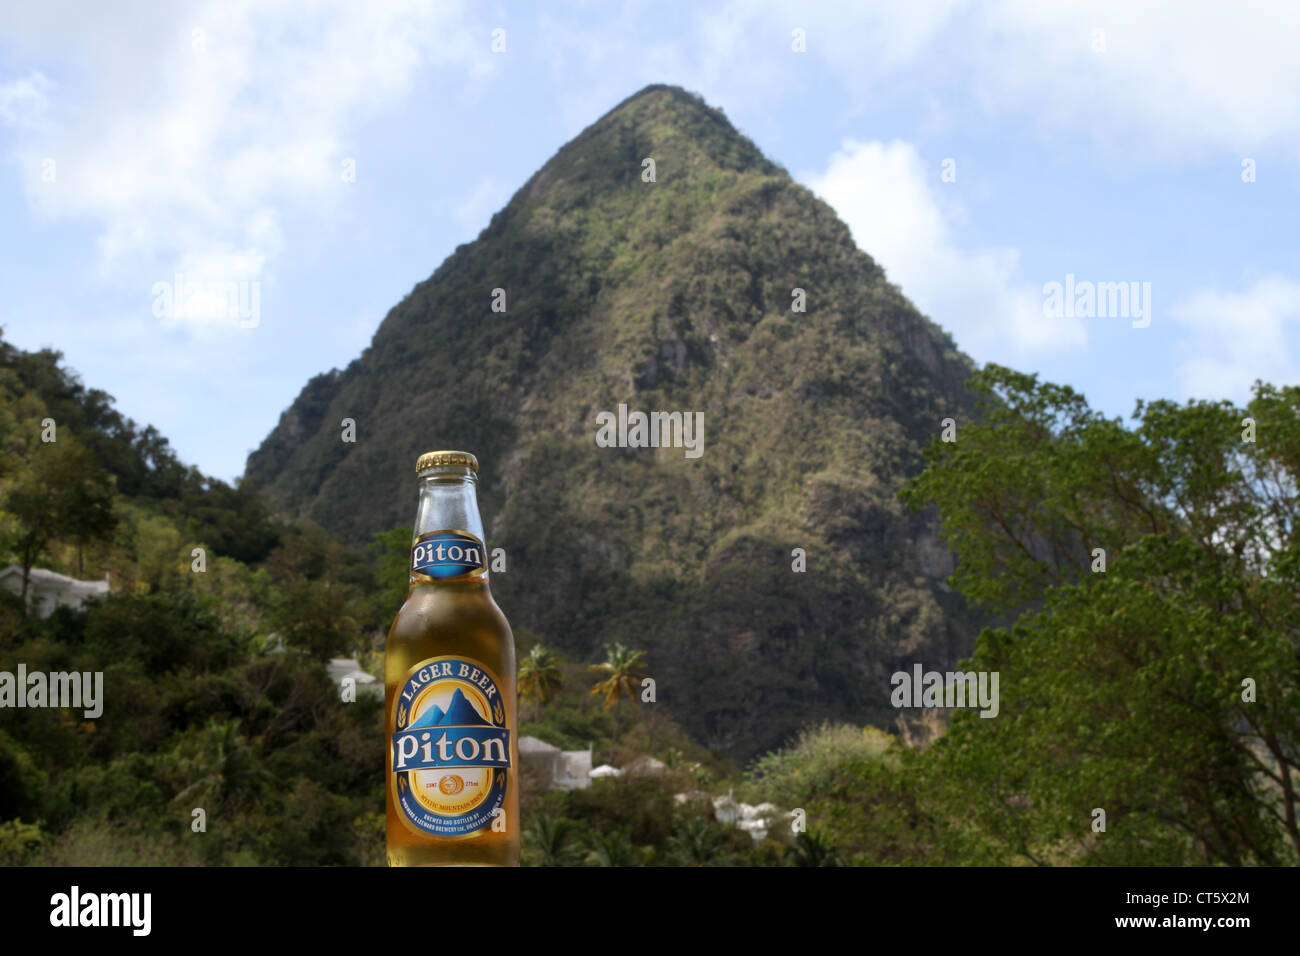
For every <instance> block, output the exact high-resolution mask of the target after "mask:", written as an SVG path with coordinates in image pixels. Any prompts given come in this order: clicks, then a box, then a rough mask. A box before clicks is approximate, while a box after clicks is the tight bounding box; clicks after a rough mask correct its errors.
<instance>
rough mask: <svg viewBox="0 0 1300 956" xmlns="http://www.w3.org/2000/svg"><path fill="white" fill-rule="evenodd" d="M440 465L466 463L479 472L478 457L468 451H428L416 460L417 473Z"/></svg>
mask: <svg viewBox="0 0 1300 956" xmlns="http://www.w3.org/2000/svg"><path fill="white" fill-rule="evenodd" d="M439 465H464V466H466V467H468V468H470V469H471V470H472V471H473V472H474V474H478V459H477V458H475V457H474V456H473V455H471V454H470V453H469V452H467V451H426V452H425V453H424V454H423V455H421V456H420V457H419V459H418V460H417V461H416V462H415V471H416V474H419V473H420V472H422V471H424V470H425V469H426V468H436V467H438V466H439Z"/></svg>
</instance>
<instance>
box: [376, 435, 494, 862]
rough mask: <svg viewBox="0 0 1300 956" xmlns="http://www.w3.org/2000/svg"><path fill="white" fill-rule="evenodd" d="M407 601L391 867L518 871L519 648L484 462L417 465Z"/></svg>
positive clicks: (390, 657) (387, 681)
mask: <svg viewBox="0 0 1300 956" xmlns="http://www.w3.org/2000/svg"><path fill="white" fill-rule="evenodd" d="M416 472H417V473H418V474H419V476H420V477H419V482H420V486H419V492H420V502H419V508H418V510H417V512H416V517H415V533H414V540H413V541H412V544H411V567H410V585H409V588H408V590H407V593H406V601H405V603H403V604H402V607H401V610H399V611H398V612H397V617H396V618H395V619H394V620H393V626H392V627H391V628H390V629H389V631H388V646H387V649H386V651H385V656H384V685H385V695H384V700H385V713H386V719H387V725H388V747H387V750H388V758H387V763H388V773H387V791H388V864H389V866H447V865H452V866H454V865H468V866H475V865H478V866H518V865H519V776H518V767H519V749H518V748H519V744H518V741H517V739H516V737H517V733H516V731H517V729H518V725H517V723H516V701H515V639H514V635H513V634H512V633H511V631H510V625H509V624H508V623H507V622H506V618H505V615H504V614H502V613H501V609H500V608H499V607H497V604H496V602H495V601H494V600H492V593H491V591H489V590H488V566H487V549H486V546H485V545H484V541H483V521H482V519H481V518H480V517H479V513H478V500H477V497H476V495H475V488H476V486H477V483H478V460H477V459H476V458H475V457H474V456H473V455H471V454H468V453H467V452H456V451H435V452H429V453H428V454H425V455H421V456H420V459H419V461H418V462H417V463H416Z"/></svg>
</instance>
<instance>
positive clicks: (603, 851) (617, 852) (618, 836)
mask: <svg viewBox="0 0 1300 956" xmlns="http://www.w3.org/2000/svg"><path fill="white" fill-rule="evenodd" d="M587 846H589V847H590V848H591V853H590V854H589V855H588V857H587V861H588V862H589V863H594V864H595V865H596V866H636V865H637V863H638V862H639V860H638V857H637V852H636V847H634V846H632V840H631V839H630V838H629V837H628V835H627V831H626V830H614V831H611V832H610V833H601V832H600V831H599V830H595V831H593V832H592V834H591V836H589V837H588V838H587Z"/></svg>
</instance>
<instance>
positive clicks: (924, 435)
mask: <svg viewBox="0 0 1300 956" xmlns="http://www.w3.org/2000/svg"><path fill="white" fill-rule="evenodd" d="M646 160H653V161H654V181H646V180H647V176H646V175H645V174H646V173H647V171H648V168H649V167H648V164H647V163H646ZM800 304H802V305H803V310H802V311H799V310H797V307H798V306H799V305H800ZM494 305H495V306H496V308H497V309H498V310H499V309H501V308H502V306H504V311H494ZM970 369H971V363H970V361H969V360H968V359H967V358H966V357H965V356H964V355H962V354H961V353H960V352H958V351H957V349H956V348H955V347H954V345H953V343H952V341H951V340H950V339H949V337H948V336H947V335H946V334H945V333H944V332H943V331H942V330H940V329H939V328H938V327H937V326H935V325H934V324H933V323H932V322H930V321H929V320H928V319H926V318H925V317H924V316H922V315H920V314H919V313H918V312H917V311H916V309H915V308H913V306H912V305H911V304H910V303H909V302H908V301H907V300H906V299H905V298H904V297H903V296H902V295H901V293H900V292H899V291H898V290H897V289H896V288H894V287H893V286H891V285H890V284H889V283H888V281H887V280H886V278H885V276H884V274H883V272H882V270H881V269H880V268H879V267H878V266H877V265H876V264H875V263H874V262H873V261H872V260H871V258H870V257H869V256H868V255H866V254H864V253H863V252H861V251H860V250H858V249H857V248H856V247H855V246H854V244H853V241H852V239H851V238H850V235H849V231H848V229H847V228H846V227H845V226H844V224H843V223H841V222H840V221H839V220H838V219H837V218H836V216H835V214H834V213H833V211H832V210H831V209H830V208H829V207H828V206H826V205H825V204H824V203H823V202H821V201H819V200H818V199H817V198H816V197H814V196H813V195H812V194H811V193H809V192H808V191H807V190H806V189H804V188H803V187H801V186H799V185H797V184H796V183H794V182H793V181H792V180H791V179H790V177H789V176H788V175H787V174H786V173H785V171H784V170H782V169H780V168H779V167H777V166H776V165H774V164H773V163H771V162H769V161H768V160H766V159H765V158H764V157H763V156H762V154H761V153H760V152H759V151H758V149H757V148H756V147H755V146H754V145H753V144H752V143H751V142H750V141H749V140H747V139H746V138H745V137H743V136H742V135H740V134H739V133H738V132H737V131H736V130H735V129H734V128H733V127H732V126H731V125H730V124H729V123H728V122H727V120H726V118H725V117H724V116H723V115H722V113H721V112H719V111H717V110H714V109H711V108H710V107H708V106H707V105H705V104H704V103H703V102H702V101H701V100H699V99H698V98H697V97H694V96H692V95H690V94H688V93H686V92H684V91H682V90H680V89H677V88H673V87H665V86H653V87H649V88H647V89H645V90H643V91H641V92H640V93H638V94H636V95H635V96H633V97H631V98H630V99H628V100H626V101H625V102H623V103H622V104H620V105H619V106H618V107H616V108H615V109H614V110H612V111H611V112H610V113H608V114H607V115H605V116H604V117H602V118H601V119H600V120H599V121H597V122H596V123H595V124H593V125H592V126H591V127H589V128H588V129H587V130H585V131H584V132H583V133H582V134H580V135H579V136H578V137H577V138H575V139H574V140H573V141H572V142H570V143H569V144H568V145H566V146H565V147H564V148H563V149H561V150H560V152H559V153H558V154H557V155H556V156H555V157H554V158H553V159H552V160H551V161H550V162H548V163H547V164H546V165H545V166H544V167H543V168H542V169H541V170H540V171H539V172H538V173H536V174H535V175H534V176H533V177H532V178H531V179H530V180H529V181H528V182H527V183H526V184H524V186H523V187H522V188H521V189H520V190H519V191H518V193H516V194H515V196H514V197H513V198H512V199H511V201H510V202H509V204H508V205H507V206H506V207H505V208H504V209H502V210H501V211H500V212H499V213H497V214H496V215H495V216H494V217H493V219H492V222H491V224H490V225H489V226H488V228H487V229H485V230H484V231H483V233H482V234H481V235H480V236H479V238H478V239H477V240H476V241H475V242H473V243H470V244H468V245H464V246H461V247H459V248H458V249H457V250H456V252H455V253H454V254H453V255H452V256H450V257H449V258H448V259H447V260H446V261H445V262H444V263H443V264H442V265H441V266H440V267H439V268H438V270H437V271H436V272H435V273H434V275H433V276H432V277H431V278H430V279H428V280H426V281H424V282H422V283H420V284H419V285H417V286H416V287H415V289H414V290H413V291H412V292H411V294H410V295H409V296H407V297H406V298H405V299H404V300H403V301H402V302H401V303H399V304H398V305H397V306H395V307H394V308H393V309H392V311H391V312H390V313H389V314H388V316H387V317H386V318H385V319H384V321H383V323H382V324H381V325H380V327H379V329H378V331H377V332H376V334H375V337H374V341H373V342H372V344H371V345H370V347H369V348H367V349H366V350H365V352H363V353H362V355H361V356H360V357H359V358H358V359H356V360H355V361H354V362H353V363H352V364H351V365H349V366H348V368H347V369H346V370H344V371H342V372H338V371H335V372H331V373H328V374H326V375H321V376H317V377H316V378H315V379H313V380H312V381H311V382H309V383H308V384H307V386H306V387H305V388H304V389H303V392H302V394H301V395H300V396H299V397H298V399H297V400H296V401H295V402H294V404H293V406H292V407H291V408H290V409H289V410H288V411H286V412H285V413H284V415H283V416H282V418H281V420H280V423H279V425H278V426H277V427H276V429H275V430H274V431H273V432H272V433H271V435H270V436H268V438H267V439H266V441H265V442H264V443H263V445H262V446H261V447H260V448H259V449H258V450H257V451H256V452H254V453H253V454H252V455H251V456H250V457H249V461H248V469H247V474H248V476H249V477H250V478H251V479H252V480H253V481H254V482H255V483H256V484H257V485H258V486H259V487H261V488H262V489H263V490H264V491H265V492H266V493H267V494H268V495H270V497H271V498H272V499H273V501H274V502H275V503H276V504H277V506H278V507H279V508H280V509H281V510H282V511H284V512H285V513H286V514H288V515H290V516H292V517H296V518H309V519H312V520H315V521H317V522H319V523H321V524H322V525H324V526H326V527H328V528H330V529H332V530H335V531H338V532H340V533H342V534H344V535H346V536H347V537H349V538H350V539H352V540H353V541H355V542H363V541H365V540H366V539H367V538H368V537H369V536H370V535H371V534H373V533H375V532H377V531H381V530H385V529H388V528H393V527H397V526H402V525H409V524H410V522H411V518H412V515H413V510H414V504H415V489H414V471H413V469H414V462H415V459H416V457H417V456H418V455H419V454H420V453H421V452H424V451H428V450H430V449H433V448H463V449H466V450H469V451H473V452H474V453H475V454H477V455H478V456H479V459H480V462H481V464H482V472H481V484H480V505H481V507H482V510H483V513H484V518H485V520H486V522H487V529H488V536H489V546H490V547H503V548H505V549H506V552H507V556H508V558H507V560H508V570H507V572H506V573H505V574H498V575H496V576H494V578H493V590H494V593H495V594H496V595H497V600H498V602H499V603H500V604H501V606H502V608H503V609H505V611H506V613H507V615H508V616H509V617H510V620H511V622H512V623H513V624H514V626H515V628H516V630H521V629H526V630H528V631H531V632H533V633H535V634H537V635H540V636H541V637H542V638H543V639H545V640H546V641H547V642H548V643H550V644H552V645H553V646H555V647H557V648H558V649H559V650H560V651H561V652H562V653H565V654H568V655H574V656H588V655H590V656H595V655H596V654H598V653H599V649H600V647H601V646H602V645H603V644H605V643H608V642H613V641H622V642H624V643H628V644H631V645H634V646H636V647H639V648H644V649H646V650H647V651H648V652H649V654H648V659H647V663H648V670H649V673H650V674H651V676H653V677H655V679H656V681H657V686H658V697H659V702H658V703H657V704H656V705H654V706H662V707H665V708H668V709H670V710H671V711H672V712H673V713H674V715H675V716H676V717H677V718H678V719H679V720H680V721H681V722H682V723H683V724H684V725H685V726H686V727H687V728H688V729H690V730H691V731H693V732H694V733H695V734H696V735H697V736H698V737H699V739H700V740H701V741H703V742H704V743H706V744H707V745H709V746H712V747H714V748H716V749H720V750H724V751H727V752H730V753H732V754H733V755H735V756H737V757H742V758H743V757H748V756H750V755H753V754H754V753H756V752H759V751H761V750H764V749H767V748H770V747H772V746H775V745H777V744H779V743H780V742H781V741H782V740H783V739H784V738H785V737H786V736H787V735H788V734H789V733H790V732H791V731H793V730H794V729H796V728H797V727H798V726H800V725H802V724H804V723H806V722H809V721H813V720H819V719H824V718H830V717H836V718H847V719H856V720H876V721H878V722H882V723H885V722H888V721H890V720H892V717H893V714H894V712H893V711H892V710H890V709H889V706H888V700H889V684H888V675H889V673H891V672H892V671H893V670H894V669H896V668H897V666H898V665H899V663H900V662H901V661H903V660H904V659H907V660H922V661H925V662H927V664H929V663H933V665H934V666H936V667H940V666H943V665H946V664H947V663H949V662H950V661H952V660H954V659H955V658H956V657H958V656H960V655H962V654H964V653H965V652H966V651H967V650H969V648H970V646H971V644H972V641H973V634H974V627H975V620H974V618H973V617H972V615H971V614H970V612H969V610H968V609H967V608H965V607H964V605H963V604H962V603H961V601H960V600H959V599H958V598H957V597H956V596H955V595H954V594H952V593H951V592H950V591H949V590H948V589H947V587H946V586H944V585H943V584H942V577H943V576H944V575H945V574H947V573H949V571H950V570H951V557H950V556H949V555H948V553H947V552H946V550H945V549H944V548H943V546H942V544H941V543H940V542H939V539H938V537H937V528H936V526H935V522H934V519H933V517H932V516H926V515H909V514H907V513H906V512H905V511H904V509H903V508H902V506H901V505H900V503H899V502H898V500H897V498H896V493H897V490H898V488H899V487H900V486H901V483H902V482H903V481H904V480H905V478H906V477H908V476H910V475H913V474H915V473H916V472H917V471H919V469H920V468H921V465H922V460H921V450H922V449H923V447H924V446H925V444H926V443H927V442H928V441H929V440H930V439H931V438H932V437H933V436H934V435H935V434H936V433H937V432H938V430H939V428H940V422H941V421H942V419H943V418H945V417H947V416H950V415H951V416H954V417H957V418H961V417H962V415H963V414H966V413H967V412H968V410H969V399H968V397H967V396H966V394H965V392H964V390H963V387H962V386H963V382H964V380H965V378H966V376H967V375H968V374H969V371H970ZM620 405H624V406H626V411H627V412H629V413H630V412H637V411H639V412H645V413H652V412H681V413H684V414H688V413H702V422H703V443H702V446H701V449H702V451H701V454H700V455H699V456H698V457H687V455H686V454H685V450H684V449H683V448H680V447H676V448H673V447H659V448H636V447H614V448H608V447H600V446H599V445H598V443H597V440H596V436H597V431H598V427H599V424H600V422H601V421H602V420H603V419H601V418H599V416H600V414H601V413H602V412H609V413H613V414H614V415H618V413H619V406H620ZM344 418H351V419H354V420H355V422H356V437H357V440H356V441H355V442H354V443H345V442H343V441H342V440H341V437H340V436H341V424H340V423H341V421H342V419H344ZM689 420H691V421H697V420H699V419H697V418H694V417H692V418H690V419H689ZM795 549H802V552H803V553H804V554H805V555H806V571H803V572H798V571H795V570H793V569H792V564H793V563H794V562H795V555H796V552H795Z"/></svg>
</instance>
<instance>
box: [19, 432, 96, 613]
mask: <svg viewBox="0 0 1300 956" xmlns="http://www.w3.org/2000/svg"><path fill="white" fill-rule="evenodd" d="M29 447H30V449H31V450H30V457H29V459H28V462H27V467H26V468H25V469H23V470H22V471H21V472H20V473H19V475H18V477H17V479H16V480H15V481H14V482H13V484H12V485H10V487H9V489H8V491H7V493H6V494H5V498H4V508H5V510H6V511H8V512H9V513H11V514H12V515H13V516H14V518H15V519H16V522H17V528H16V530H15V531H14V532H13V535H12V541H11V548H12V550H13V551H14V553H15V554H16V555H17V557H18V562H19V564H20V565H21V567H22V569H23V587H22V600H23V607H24V608H26V606H27V592H28V587H29V583H30V579H31V571H32V568H33V567H34V566H35V564H36V562H37V561H39V560H40V559H41V557H42V556H43V555H44V554H45V553H46V549H47V548H48V547H49V546H50V544H51V543H53V542H54V541H56V540H58V539H59V538H65V537H72V536H75V537H76V538H77V539H78V540H79V541H85V540H103V539H105V538H107V537H108V536H109V534H111V533H112V530H113V528H114V527H115V525H116V519H115V517H114V515H113V480H112V478H110V477H109V475H108V474H107V473H106V472H105V471H104V470H103V469H102V468H101V467H100V466H99V463H98V462H97V461H96V460H95V457H94V456H93V455H91V454H90V453H89V452H88V451H86V450H85V449H84V448H82V447H81V446H80V445H79V444H77V442H76V440H75V439H73V438H72V437H71V436H64V437H62V438H60V439H58V440H57V441H53V442H48V443H47V442H39V441H32V442H31V443H30V446H29Z"/></svg>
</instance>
